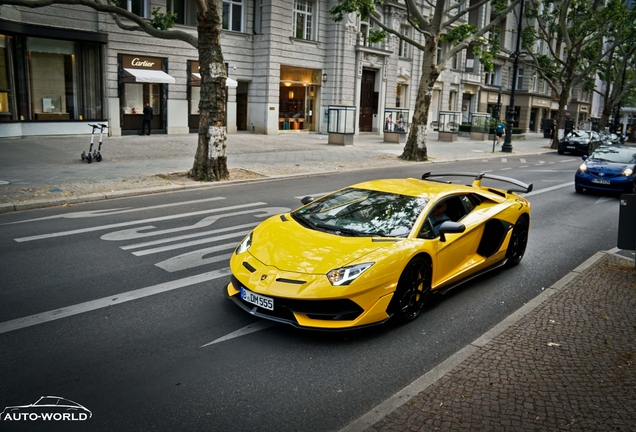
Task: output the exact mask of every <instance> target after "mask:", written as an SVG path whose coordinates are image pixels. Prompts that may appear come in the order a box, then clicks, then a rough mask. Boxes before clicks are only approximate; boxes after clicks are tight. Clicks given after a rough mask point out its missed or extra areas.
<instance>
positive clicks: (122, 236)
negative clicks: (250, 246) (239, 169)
mask: <svg viewBox="0 0 636 432" xmlns="http://www.w3.org/2000/svg"><path fill="white" fill-rule="evenodd" d="M286 211H289V208H287V207H265V208H258V209H249V210H243V211H240V212H232V213H225V214H221V215H214V216H208V217H206V218H203V219H201V220H200V221H199V222H197V223H195V224H194V225H188V226H184V227H178V228H170V229H165V230H160V231H151V232H139V231H148V230H151V229H154V228H155V227H154V226H152V225H149V226H143V227H137V228H129V229H126V230H121V231H114V232H110V233H108V234H104V235H103V236H101V237H100V238H101V239H102V240H108V241H122V240H133V239H138V238H143V237H153V236H158V235H162V234H172V233H176V232H182V231H190V230H195V229H199V228H205V227H208V226H210V225H212V224H213V223H215V222H216V221H218V220H219V219H223V218H227V217H232V216H241V215H244V214H249V213H259V214H255V215H254V217H261V218H264V217H269V216H274V215H277V214H280V213H285V212H286Z"/></svg>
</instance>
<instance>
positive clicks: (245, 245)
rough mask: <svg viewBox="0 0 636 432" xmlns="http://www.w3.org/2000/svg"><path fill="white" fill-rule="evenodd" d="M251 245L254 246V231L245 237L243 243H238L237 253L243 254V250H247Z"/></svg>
mask: <svg viewBox="0 0 636 432" xmlns="http://www.w3.org/2000/svg"><path fill="white" fill-rule="evenodd" d="M250 246H252V233H249V234H248V235H247V237H245V238H244V239H243V241H242V242H241V244H240V245H238V247H237V248H236V254H237V255H238V254H242V253H243V252H245V251H247V250H248V249H249V248H250Z"/></svg>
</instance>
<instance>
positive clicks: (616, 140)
mask: <svg viewBox="0 0 636 432" xmlns="http://www.w3.org/2000/svg"><path fill="white" fill-rule="evenodd" d="M598 135H599V136H600V137H601V141H603V145H614V144H621V140H620V137H619V136H618V135H616V134H615V133H611V132H599V133H598Z"/></svg>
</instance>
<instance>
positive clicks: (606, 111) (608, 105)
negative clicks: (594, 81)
mask: <svg viewBox="0 0 636 432" xmlns="http://www.w3.org/2000/svg"><path fill="white" fill-rule="evenodd" d="M613 109H614V101H613V100H609V99H605V105H603V112H602V113H601V119H600V120H599V122H598V131H599V132H602V131H604V130H605V126H607V123H608V122H609V118H610V116H611V115H612V110H613Z"/></svg>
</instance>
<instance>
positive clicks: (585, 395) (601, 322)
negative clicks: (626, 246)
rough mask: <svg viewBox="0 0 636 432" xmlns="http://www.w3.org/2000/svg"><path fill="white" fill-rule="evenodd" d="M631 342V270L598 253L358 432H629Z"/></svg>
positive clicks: (634, 358) (633, 399)
mask: <svg viewBox="0 0 636 432" xmlns="http://www.w3.org/2000/svg"><path fill="white" fill-rule="evenodd" d="M635 341H636V270H635V268H634V260H633V259H632V260H629V259H626V258H624V257H621V256H617V255H613V254H607V253H600V258H599V259H598V260H597V261H596V262H594V263H593V264H592V265H591V266H590V267H588V268H587V269H586V270H584V271H582V272H581V273H580V274H578V276H576V277H575V278H574V279H573V280H571V281H569V283H567V284H565V285H564V286H563V287H562V288H559V289H556V290H555V292H554V294H553V295H552V296H550V298H549V300H547V301H544V302H543V303H541V304H540V305H539V306H538V307H536V308H534V309H533V310H532V311H530V312H529V313H528V314H526V315H525V316H524V317H523V318H521V319H520V320H519V321H517V322H516V323H515V324H513V325H512V326H510V327H508V328H507V329H506V330H505V331H503V332H502V333H501V334H500V335H499V336H497V337H495V338H494V339H493V340H491V341H490V342H489V343H487V344H486V345H485V346H483V347H481V348H480V349H479V350H477V351H476V352H475V353H473V354H472V355H470V356H469V357H468V358H467V359H466V360H464V361H463V362H462V363H461V364H459V365H458V366H456V367H455V368H453V369H452V370H451V371H450V372H449V373H446V374H445V375H444V376H443V377H442V378H441V379H439V380H437V381H436V382H434V383H433V384H432V385H430V386H429V387H428V388H426V389H425V390H423V391H421V392H420V393H419V394H417V395H416V396H415V397H413V398H412V399H410V400H408V402H406V403H405V404H403V405H402V406H400V407H399V408H397V409H396V410H395V411H393V412H391V413H390V414H388V415H387V416H386V417H385V418H383V419H382V420H380V421H378V422H377V423H375V424H374V425H373V426H371V427H368V428H366V430H367V431H368V432H387V431H392V432H394V431H395V432H397V431H409V432H413V431H435V430H440V431H636V344H635ZM354 426H356V425H354ZM361 426H364V423H363V422H361V423H359V424H358V425H357V427H349V428H347V429H346V430H349V431H353V430H365V428H364V427H362V428H361Z"/></svg>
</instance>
